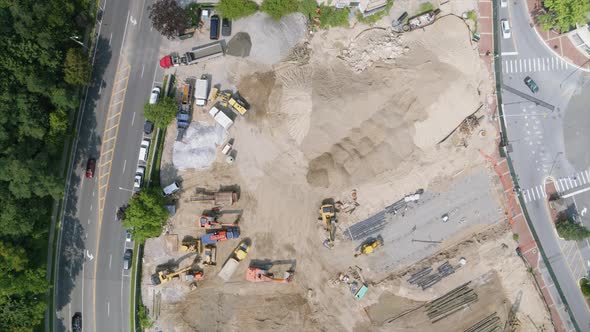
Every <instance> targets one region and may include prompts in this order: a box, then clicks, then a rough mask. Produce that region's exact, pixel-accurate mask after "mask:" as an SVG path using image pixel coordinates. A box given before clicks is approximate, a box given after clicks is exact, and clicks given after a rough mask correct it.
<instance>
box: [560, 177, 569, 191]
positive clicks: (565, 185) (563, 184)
mask: <svg viewBox="0 0 590 332" xmlns="http://www.w3.org/2000/svg"><path fill="white" fill-rule="evenodd" d="M559 183H560V184H561V187H562V188H565V190H568V189H569V187H568V186H567V183H566V182H565V181H563V179H559Z"/></svg>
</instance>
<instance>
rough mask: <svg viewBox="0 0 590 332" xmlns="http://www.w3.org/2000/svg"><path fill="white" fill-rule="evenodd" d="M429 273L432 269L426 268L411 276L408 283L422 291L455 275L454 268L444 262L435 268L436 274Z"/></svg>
mask: <svg viewBox="0 0 590 332" xmlns="http://www.w3.org/2000/svg"><path fill="white" fill-rule="evenodd" d="M431 272H432V267H426V268H424V269H422V270H420V271H418V272H416V273H414V274H412V276H410V279H408V282H409V283H410V284H412V285H418V286H420V287H422V289H423V290H424V289H427V288H430V287H432V286H434V284H436V283H437V282H439V281H441V280H442V279H443V278H444V277H446V276H448V275H450V274H453V273H455V268H454V267H453V266H452V265H451V264H449V262H448V261H446V262H444V263H443V264H442V265H440V266H439V267H438V268H437V272H435V273H434V274H430V273H431Z"/></svg>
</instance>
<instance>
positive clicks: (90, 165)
mask: <svg viewBox="0 0 590 332" xmlns="http://www.w3.org/2000/svg"><path fill="white" fill-rule="evenodd" d="M95 167H96V159H94V158H90V159H88V162H87V163H86V178H87V179H92V178H93V177H94V168H95Z"/></svg>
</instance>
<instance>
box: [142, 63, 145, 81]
mask: <svg viewBox="0 0 590 332" xmlns="http://www.w3.org/2000/svg"><path fill="white" fill-rule="evenodd" d="M144 69H145V65H143V64H142V65H141V78H143V70H144Z"/></svg>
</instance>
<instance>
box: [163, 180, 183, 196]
mask: <svg viewBox="0 0 590 332" xmlns="http://www.w3.org/2000/svg"><path fill="white" fill-rule="evenodd" d="M179 190H180V185H179V184H178V182H173V183H172V184H170V185H167V186H166V187H164V189H163V190H162V195H164V196H168V195H172V194H174V193H175V192H177V191H179Z"/></svg>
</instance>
